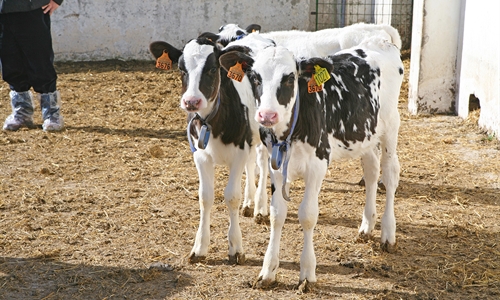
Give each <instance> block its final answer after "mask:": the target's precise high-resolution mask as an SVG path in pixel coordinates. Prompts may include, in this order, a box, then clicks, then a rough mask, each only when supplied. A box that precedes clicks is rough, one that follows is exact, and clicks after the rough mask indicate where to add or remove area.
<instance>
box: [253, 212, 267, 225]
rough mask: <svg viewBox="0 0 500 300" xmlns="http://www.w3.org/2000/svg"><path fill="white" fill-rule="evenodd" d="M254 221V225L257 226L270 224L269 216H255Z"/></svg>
mask: <svg viewBox="0 0 500 300" xmlns="http://www.w3.org/2000/svg"><path fill="white" fill-rule="evenodd" d="M254 221H255V223H257V224H261V225H265V224H267V225H269V224H270V221H269V216H263V215H261V214H257V215H256V216H255V218H254Z"/></svg>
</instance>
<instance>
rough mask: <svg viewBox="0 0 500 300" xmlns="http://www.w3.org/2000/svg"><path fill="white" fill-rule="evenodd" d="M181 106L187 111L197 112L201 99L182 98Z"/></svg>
mask: <svg viewBox="0 0 500 300" xmlns="http://www.w3.org/2000/svg"><path fill="white" fill-rule="evenodd" d="M182 106H183V108H185V109H186V110H187V111H197V110H199V109H200V106H201V99H200V98H197V97H193V96H187V97H184V98H182Z"/></svg>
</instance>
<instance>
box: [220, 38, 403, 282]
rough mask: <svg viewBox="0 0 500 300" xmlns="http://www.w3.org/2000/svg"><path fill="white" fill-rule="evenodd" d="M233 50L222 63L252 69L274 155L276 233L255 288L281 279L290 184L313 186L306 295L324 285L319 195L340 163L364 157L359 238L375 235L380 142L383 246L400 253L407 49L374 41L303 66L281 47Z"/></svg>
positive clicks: (303, 267)
mask: <svg viewBox="0 0 500 300" xmlns="http://www.w3.org/2000/svg"><path fill="white" fill-rule="evenodd" d="M229 50H230V48H228V49H227V51H228V52H227V53H225V54H224V55H222V56H221V57H220V61H221V64H222V66H223V67H224V68H226V69H229V68H230V67H232V66H233V65H235V64H237V63H240V64H243V65H245V66H246V68H245V75H246V76H247V77H248V78H249V79H250V82H251V83H252V85H253V90H254V96H255V98H256V99H257V104H258V109H257V111H256V114H255V119H256V120H257V121H258V122H259V123H260V124H261V126H263V127H265V128H266V134H264V135H263V136H264V139H265V143H266V145H267V147H268V150H269V153H270V154H271V165H272V170H271V184H272V200H271V207H270V220H271V236H270V241H269V245H268V248H267V251H266V254H265V257H264V263H263V267H262V270H261V272H260V275H259V277H258V279H257V281H256V283H255V286H256V287H260V286H267V285H268V284H270V283H271V282H273V281H275V280H276V272H277V268H278V265H279V249H280V237H281V231H282V228H283V224H284V222H285V218H286V215H287V201H286V200H287V199H288V193H289V185H290V182H291V181H293V180H295V179H297V178H303V179H304V183H305V190H304V196H303V199H302V202H301V204H300V207H299V212H298V218H299V222H300V224H301V226H302V229H303V233H304V247H303V250H302V255H301V258H300V277H299V288H300V289H301V290H304V291H305V290H307V289H308V285H309V283H314V282H316V272H315V269H316V257H315V254H314V246H313V230H314V227H315V225H316V223H317V219H318V211H319V209H318V194H319V192H320V189H321V184H322V181H323V178H324V177H325V174H326V172H327V167H328V165H329V164H330V163H331V162H332V161H335V160H340V159H346V158H359V157H361V158H362V165H363V171H364V176H365V180H366V206H365V210H364V213H363V220H362V222H361V226H360V228H359V233H360V235H362V236H369V235H371V233H372V231H373V228H374V226H375V223H376V219H377V216H376V203H375V200H376V193H377V177H378V174H379V171H380V161H379V156H378V155H377V151H376V148H377V144H379V143H380V145H381V149H382V150H383V151H382V161H381V165H382V178H383V181H384V183H385V185H386V193H387V194H386V206H385V212H384V215H383V217H382V222H381V231H382V233H381V242H382V247H383V249H385V250H388V251H391V250H393V249H394V247H395V245H396V221H395V217H394V193H395V191H396V188H397V186H398V181H399V169H400V167H399V161H398V157H397V153H396V145H397V137H398V129H399V124H400V119H399V113H398V110H397V104H398V96H399V89H400V87H401V82H402V79H403V65H402V62H401V59H400V52H399V49H398V48H397V47H396V46H394V45H393V44H392V43H389V42H387V41H386V40H385V39H383V38H372V39H369V40H366V41H365V42H363V43H362V44H361V45H359V47H356V48H353V49H349V50H346V51H341V52H339V53H338V54H336V55H333V56H329V57H327V58H325V59H321V58H311V59H307V60H300V61H299V62H296V59H295V57H294V55H293V54H292V52H290V51H289V50H287V49H286V48H283V47H280V46H277V47H268V48H265V49H263V50H261V51H258V52H253V53H252V52H249V53H250V55H248V54H245V53H242V51H241V49H235V51H229ZM382 87H386V88H385V89H383V90H382V89H381V88H382Z"/></svg>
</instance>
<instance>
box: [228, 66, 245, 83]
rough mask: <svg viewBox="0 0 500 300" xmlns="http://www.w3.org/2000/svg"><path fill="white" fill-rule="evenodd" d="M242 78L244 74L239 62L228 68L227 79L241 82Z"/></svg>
mask: <svg viewBox="0 0 500 300" xmlns="http://www.w3.org/2000/svg"><path fill="white" fill-rule="evenodd" d="M244 76H245V72H243V68H242V67H241V63H240V62H237V63H236V64H235V65H234V66H232V67H231V68H229V71H228V72H227V77H229V78H231V79H234V80H236V81H238V82H242V81H243V77H244Z"/></svg>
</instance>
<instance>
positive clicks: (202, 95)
mask: <svg viewBox="0 0 500 300" xmlns="http://www.w3.org/2000/svg"><path fill="white" fill-rule="evenodd" d="M150 51H151V53H152V54H153V55H154V56H155V57H156V58H158V57H160V56H161V55H163V53H168V55H169V57H170V58H171V59H172V61H173V62H174V63H175V62H177V63H178V67H179V70H180V73H181V80H182V97H181V103H180V106H181V108H182V109H184V110H185V111H187V112H191V113H194V112H201V113H202V114H204V113H205V114H208V112H209V111H210V110H211V109H212V107H213V104H214V103H215V102H216V100H217V95H218V93H219V87H220V72H219V70H220V64H219V60H218V57H219V52H220V51H219V46H218V45H217V44H216V43H215V42H214V41H212V40H211V39H209V38H207V37H205V36H202V37H198V38H197V39H193V40H191V41H189V42H188V43H187V44H186V45H185V46H184V49H183V50H182V51H181V50H178V49H176V48H175V47H173V46H171V45H169V44H168V43H165V42H154V43H152V44H151V45H150Z"/></svg>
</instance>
